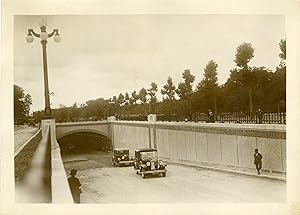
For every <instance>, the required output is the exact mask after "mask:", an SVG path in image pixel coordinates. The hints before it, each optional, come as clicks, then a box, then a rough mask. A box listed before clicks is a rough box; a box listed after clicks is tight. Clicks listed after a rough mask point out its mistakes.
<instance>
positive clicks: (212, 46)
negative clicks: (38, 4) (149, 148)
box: [14, 15, 285, 111]
mask: <svg viewBox="0 0 300 215" xmlns="http://www.w3.org/2000/svg"><path fill="white" fill-rule="evenodd" d="M41 17H43V18H45V19H46V20H47V23H48V26H47V31H48V32H49V33H50V32H51V31H52V30H53V29H54V28H58V29H59V32H60V34H61V38H62V40H61V42H60V43H55V42H54V41H53V39H52V38H50V39H48V44H47V54H48V72H49V86H50V92H54V96H51V97H50V99H51V103H52V106H51V107H52V108H56V107H59V104H64V105H67V106H70V105H72V104H73V103H74V102H77V103H79V104H81V103H84V102H86V101H88V100H90V99H96V98H100V97H102V98H110V97H112V96H114V95H116V96H118V95H119V93H123V94H124V93H125V92H129V93H131V92H132V91H133V90H136V91H139V90H140V89H141V88H142V87H145V88H149V87H150V83H151V82H156V83H157V84H158V88H159V92H160V89H161V88H162V86H163V85H164V84H165V83H166V80H167V78H168V76H171V77H172V78H173V81H174V83H175V84H176V85H177V84H178V83H179V82H180V81H181V80H182V72H183V71H184V69H190V70H191V73H192V74H193V75H195V76H196V80H195V84H194V85H195V86H196V85H197V83H198V82H200V80H201V79H202V78H203V68H204V67H205V66H206V64H207V62H208V61H209V60H211V59H212V60H214V61H216V63H217V64H218V65H219V66H218V71H217V72H218V79H219V83H220V84H223V83H224V82H225V81H226V80H227V78H228V77H229V71H230V69H232V68H234V67H235V63H234V61H233V60H234V56H235V51H236V48H237V46H238V45H240V44H241V43H243V42H247V43H251V44H252V45H253V47H254V48H255V57H254V58H253V59H252V61H251V62H250V64H249V65H252V66H266V67H268V68H270V69H272V70H274V69H275V68H276V66H277V65H278V64H279V62H280V58H279V57H278V54H279V52H280V50H279V45H278V44H279V41H280V40H281V39H282V38H285V20H284V17H283V16H274V15H263V16H259V15H100V16H16V17H15V34H14V44H15V47H14V56H15V58H14V82H15V84H18V85H19V86H21V87H22V88H23V89H24V90H25V92H26V93H29V94H30V95H31V96H32V100H33V106H32V110H34V111H35V110H41V109H43V108H44V90H43V89H44V88H43V64H42V47H41V44H40V40H39V39H38V38H35V40H34V42H33V43H31V44H29V43H27V42H26V40H25V38H26V35H27V29H28V28H33V29H34V30H35V31H36V32H39V27H38V21H39V20H40V19H41Z"/></svg>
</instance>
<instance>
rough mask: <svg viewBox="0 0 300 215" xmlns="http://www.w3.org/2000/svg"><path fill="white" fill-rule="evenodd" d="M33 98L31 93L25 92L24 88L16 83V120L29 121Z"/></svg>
mask: <svg viewBox="0 0 300 215" xmlns="http://www.w3.org/2000/svg"><path fill="white" fill-rule="evenodd" d="M31 105H32V99H31V96H30V94H28V93H27V94H25V93H24V90H23V89H22V88H21V87H20V86H18V85H15V84H14V120H15V123H16V122H17V120H19V119H22V120H25V121H27V120H28V118H29V112H30V106H31Z"/></svg>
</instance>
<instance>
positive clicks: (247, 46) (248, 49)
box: [234, 43, 254, 69]
mask: <svg viewBox="0 0 300 215" xmlns="http://www.w3.org/2000/svg"><path fill="white" fill-rule="evenodd" d="M253 57H254V48H253V47H252V45H251V43H243V44H241V45H239V46H238V47H237V49H236V53H235V60H234V62H235V63H236V65H237V66H238V67H240V68H243V69H247V68H248V63H249V61H250V60H251V59H252V58H253Z"/></svg>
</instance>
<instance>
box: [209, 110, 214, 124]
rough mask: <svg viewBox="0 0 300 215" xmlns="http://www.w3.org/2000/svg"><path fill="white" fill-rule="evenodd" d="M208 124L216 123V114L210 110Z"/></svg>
mask: <svg viewBox="0 0 300 215" xmlns="http://www.w3.org/2000/svg"><path fill="white" fill-rule="evenodd" d="M208 122H214V113H213V112H212V111H211V110H210V109H209V110H208Z"/></svg>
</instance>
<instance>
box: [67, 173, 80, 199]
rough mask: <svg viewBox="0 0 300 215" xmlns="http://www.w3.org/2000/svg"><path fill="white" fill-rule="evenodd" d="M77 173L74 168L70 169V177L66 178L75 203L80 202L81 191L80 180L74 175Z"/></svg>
mask: <svg viewBox="0 0 300 215" xmlns="http://www.w3.org/2000/svg"><path fill="white" fill-rule="evenodd" d="M76 173H77V170H76V169H72V170H71V173H70V175H71V177H69V178H68V182H69V187H70V190H71V193H72V196H73V201H74V202H75V203H80V194H81V193H82V192H81V184H80V181H79V179H78V178H77V177H75V175H76Z"/></svg>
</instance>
